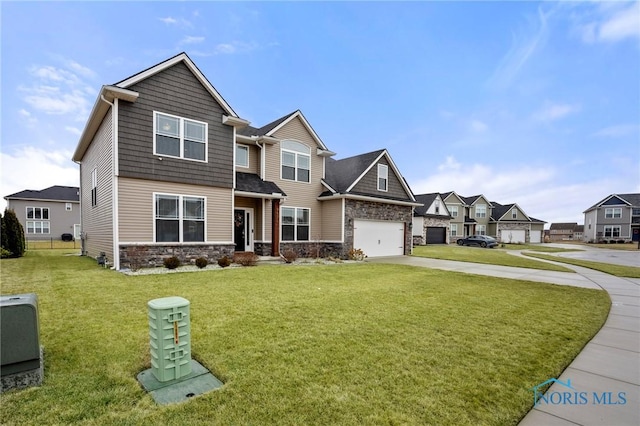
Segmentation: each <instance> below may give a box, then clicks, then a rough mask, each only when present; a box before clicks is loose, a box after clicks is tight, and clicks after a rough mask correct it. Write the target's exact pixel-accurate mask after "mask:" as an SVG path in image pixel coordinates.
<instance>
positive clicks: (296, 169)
mask: <svg viewBox="0 0 640 426" xmlns="http://www.w3.org/2000/svg"><path fill="white" fill-rule="evenodd" d="M334 155H335V153H334V152H332V151H331V150H329V149H328V148H327V146H326V145H325V143H324V142H323V141H322V140H321V139H320V137H319V136H318V135H317V134H316V132H315V131H314V130H313V128H312V127H311V125H310V124H309V122H308V121H307V120H306V118H305V117H304V115H303V114H302V113H301V112H300V111H295V112H293V113H291V114H288V115H286V116H284V117H281V118H279V119H278V120H275V121H273V122H272V123H269V124H267V125H265V126H262V127H259V128H257V127H252V126H250V123H249V122H248V121H247V120H245V119H242V118H241V117H239V116H238V115H237V113H236V112H235V111H234V110H233V109H232V108H231V106H230V105H229V104H228V103H227V102H226V101H225V99H224V98H223V97H222V96H221V95H220V93H219V92H218V91H217V90H216V89H215V88H214V87H213V86H212V85H211V83H210V82H209V81H208V80H207V78H206V77H205V76H204V75H203V74H202V72H201V71H200V70H199V69H198V68H197V66H196V65H195V64H194V63H193V62H192V61H191V59H190V58H189V57H188V56H187V55H186V54H185V53H181V54H179V55H177V56H174V57H173V58H170V59H168V60H166V61H164V62H161V63H159V64H157V65H155V66H152V67H150V68H148V69H146V70H144V71H142V72H140V73H137V74H135V75H133V76H131V77H129V78H126V79H125V80H122V81H120V82H118V83H116V84H113V85H107V86H103V87H102V89H101V90H100V94H99V96H98V99H97V100H96V102H95V105H94V107H93V110H92V112H91V114H90V117H89V120H88V122H87V124H86V126H85V129H84V131H83V133H82V135H81V137H80V141H79V143H78V146H77V148H76V151H75V153H74V155H73V160H74V161H75V162H77V163H78V164H79V165H80V182H81V184H80V192H81V203H82V207H83V208H82V227H83V237H84V238H83V252H84V253H85V254H86V255H89V256H91V257H97V256H99V255H100V254H101V253H104V254H105V255H106V257H107V259H108V261H109V262H110V263H113V265H114V267H115V268H116V269H121V268H126V267H128V266H129V265H130V264H131V261H132V258H133V256H135V257H136V259H137V260H136V262H137V263H138V264H140V265H143V266H153V265H160V264H161V263H162V259H164V258H166V257H168V256H173V255H175V256H178V257H179V258H181V260H182V261H183V262H187V261H192V260H194V259H195V258H197V257H201V256H202V257H207V258H209V259H212V260H213V259H217V258H219V257H222V256H224V255H227V256H231V255H232V254H233V253H234V252H236V251H251V252H255V253H257V254H260V255H272V256H277V255H279V254H280V253H281V252H282V251H283V250H285V249H287V248H290V249H293V250H296V251H297V252H298V253H299V255H301V256H305V255H309V254H314V255H318V254H320V255H333V256H339V257H345V256H346V254H347V253H348V252H349V250H351V249H353V248H361V249H362V250H364V251H365V254H367V255H369V256H372V255H386V254H397V253H398V252H400V254H408V253H410V251H411V232H410V224H411V212H412V209H413V207H414V206H415V205H418V204H419V203H417V202H416V201H415V198H414V196H413V194H412V193H411V190H410V188H409V187H408V186H407V185H406V184H405V183H404V179H403V178H402V176H401V174H400V172H399V170H398V169H397V167H395V165H394V164H393V161H392V160H391V157H390V155H389V153H388V152H387V151H386V150H382V151H379V152H376V153H375V154H371V155H363V156H360V157H363V158H360V160H363V161H360V162H359V164H362V165H363V167H361V168H359V169H357V170H358V171H359V174H358V175H352V174H348V175H347V176H346V178H345V179H344V180H343V179H342V176H341V175H340V172H341V171H342V168H341V167H340V166H338V167H333V166H332V164H334V163H338V164H344V163H345V162H346V163H350V162H349V161H347V160H346V159H345V160H339V161H336V160H333V159H332V158H331V157H332V156H334ZM351 169H353V170H356V169H355V168H353V167H351ZM353 170H350V171H353ZM350 179H351V182H350V183H349V185H348V186H347V187H343V186H342V184H343V183H344V182H349V180H350ZM392 222H393V226H394V228H397V229H396V230H395V231H394V233H393V241H391V240H390V239H389V238H388V237H389V235H390V231H388V230H386V229H383V230H381V229H382V228H384V226H386V225H389V224H390V223H392ZM371 223H376V224H377V225H381V226H382V228H375V231H374V233H373V234H374V235H377V236H378V237H379V238H375V239H371V238H370V236H371V230H370V229H369V230H368V231H367V238H369V239H366V238H364V237H363V236H361V234H362V233H363V232H361V230H362V228H363V227H366V226H367V225H370V224H371ZM400 228H402V235H401V236H402V242H401V243H400V245H399V241H398V239H399V238H400V231H399V229H400ZM359 245H360V246H359Z"/></svg>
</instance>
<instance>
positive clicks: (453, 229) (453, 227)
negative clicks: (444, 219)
mask: <svg viewBox="0 0 640 426" xmlns="http://www.w3.org/2000/svg"><path fill="white" fill-rule="evenodd" d="M450 232H451V236H452V237H457V236H458V224H457V223H452V224H451V231H450Z"/></svg>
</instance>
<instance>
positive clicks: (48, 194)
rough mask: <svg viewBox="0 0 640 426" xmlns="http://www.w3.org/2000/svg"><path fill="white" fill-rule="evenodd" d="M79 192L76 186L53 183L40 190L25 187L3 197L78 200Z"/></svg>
mask: <svg viewBox="0 0 640 426" xmlns="http://www.w3.org/2000/svg"><path fill="white" fill-rule="evenodd" d="M79 192H80V188H78V187H77V186H60V185H54V186H50V187H49V188H46V189H43V190H41V191H36V190H32V189H26V190H24V191H20V192H16V193H15V194H11V195H7V196H5V197H4V198H5V199H6V200H8V199H21V200H52V201H69V202H74V201H75V202H80V195H79Z"/></svg>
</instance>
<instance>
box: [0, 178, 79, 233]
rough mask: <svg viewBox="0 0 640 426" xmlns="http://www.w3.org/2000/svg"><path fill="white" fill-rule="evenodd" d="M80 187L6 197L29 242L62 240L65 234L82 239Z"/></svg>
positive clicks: (44, 190) (53, 187) (27, 192)
mask: <svg viewBox="0 0 640 426" xmlns="http://www.w3.org/2000/svg"><path fill="white" fill-rule="evenodd" d="M79 190H80V189H79V188H78V187H77V186H60V185H55V186H50V187H49V188H46V189H43V190H40V191H34V190H30V189H27V190H24V191H20V192H16V193H15V194H11V195H7V196H5V197H4V199H5V200H6V201H7V208H8V209H11V210H13V211H14V212H15V214H16V217H17V218H18V221H19V222H20V224H21V225H22V227H23V228H24V236H25V238H26V239H27V240H50V239H55V240H59V239H61V238H62V235H63V234H68V235H70V236H71V237H72V238H78V239H79V238H80V195H79V194H80V192H79Z"/></svg>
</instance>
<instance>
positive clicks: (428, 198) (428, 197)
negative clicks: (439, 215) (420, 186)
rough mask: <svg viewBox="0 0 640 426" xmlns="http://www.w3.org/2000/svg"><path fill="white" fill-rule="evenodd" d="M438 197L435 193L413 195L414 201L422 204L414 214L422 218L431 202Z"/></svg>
mask: <svg viewBox="0 0 640 426" xmlns="http://www.w3.org/2000/svg"><path fill="white" fill-rule="evenodd" d="M438 195H439V194H438V193H437V192H433V193H431V194H418V195H415V198H416V201H417V202H419V203H422V204H424V205H423V206H420V207H416V208H415V211H414V212H415V214H416V215H418V216H424V215H425V214H427V210H428V209H429V207H430V206H431V204H433V201H434V200H435V199H436V198H437V197H438Z"/></svg>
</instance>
